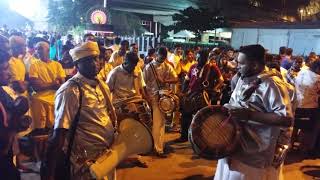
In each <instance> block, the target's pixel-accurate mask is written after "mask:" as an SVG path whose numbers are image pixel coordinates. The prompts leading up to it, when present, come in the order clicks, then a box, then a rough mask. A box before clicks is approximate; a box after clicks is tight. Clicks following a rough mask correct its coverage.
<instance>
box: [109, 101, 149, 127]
mask: <svg viewBox="0 0 320 180" xmlns="http://www.w3.org/2000/svg"><path fill="white" fill-rule="evenodd" d="M113 105H114V107H115V110H116V114H117V119H118V121H119V123H121V121H122V120H123V119H125V118H133V119H136V120H139V121H141V122H142V123H144V124H145V125H147V126H148V127H149V128H150V129H152V115H151V108H150V107H149V105H148V103H147V101H146V100H144V99H142V97H140V96H135V97H131V98H127V99H123V100H120V101H118V102H116V103H114V104H113Z"/></svg>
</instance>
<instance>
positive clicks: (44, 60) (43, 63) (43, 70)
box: [29, 42, 66, 134]
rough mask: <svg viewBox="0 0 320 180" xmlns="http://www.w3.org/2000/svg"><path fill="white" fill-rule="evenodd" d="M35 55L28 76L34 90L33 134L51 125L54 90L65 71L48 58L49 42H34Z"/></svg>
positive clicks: (41, 131) (63, 77) (60, 81)
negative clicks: (35, 59) (35, 58)
mask: <svg viewBox="0 0 320 180" xmlns="http://www.w3.org/2000/svg"><path fill="white" fill-rule="evenodd" d="M35 53H36V55H37V57H38V58H39V60H37V61H35V62H34V63H33V64H32V65H31V66H30V72H29V78H30V84H31V86H32V88H33V89H34V90H35V91H36V93H35V94H33V95H32V98H31V105H32V109H31V111H32V116H33V118H34V123H33V128H34V133H35V134H38V133H40V134H42V133H44V132H46V131H44V128H52V126H53V121H54V117H53V106H54V95H55V93H56V90H57V89H58V88H59V87H60V85H61V84H62V83H64V82H65V77H66V75H65V72H64V70H63V68H62V66H61V64H60V63H58V62H56V61H52V60H50V59H49V44H48V43H46V42H39V43H37V44H36V52H35Z"/></svg>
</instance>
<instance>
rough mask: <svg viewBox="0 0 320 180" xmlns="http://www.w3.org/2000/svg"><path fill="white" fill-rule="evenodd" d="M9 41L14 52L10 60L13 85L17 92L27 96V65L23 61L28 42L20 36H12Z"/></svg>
mask: <svg viewBox="0 0 320 180" xmlns="http://www.w3.org/2000/svg"><path fill="white" fill-rule="evenodd" d="M9 43H10V47H11V52H12V57H11V58H10V60H9V69H10V73H11V85H12V88H13V90H14V91H15V92H16V93H18V94H24V95H25V96H26V95H27V94H26V93H25V92H26V89H27V82H26V81H25V76H26V67H25V65H24V63H23V57H24V56H25V54H26V42H25V40H24V39H23V38H22V37H20V36H11V37H10V39H9Z"/></svg>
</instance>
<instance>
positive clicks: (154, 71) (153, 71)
mask: <svg viewBox="0 0 320 180" xmlns="http://www.w3.org/2000/svg"><path fill="white" fill-rule="evenodd" d="M150 67H151V70H152V73H153V76H154V78H155V79H156V82H157V86H158V88H159V90H160V89H161V85H160V82H159V79H158V76H157V72H156V70H155V68H154V66H153V64H152V62H151V63H150Z"/></svg>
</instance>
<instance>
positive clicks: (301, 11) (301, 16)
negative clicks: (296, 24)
mask: <svg viewBox="0 0 320 180" xmlns="http://www.w3.org/2000/svg"><path fill="white" fill-rule="evenodd" d="M299 12H300V18H301V22H302V20H303V19H302V18H303V13H304V10H303V9H300V11H299Z"/></svg>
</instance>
